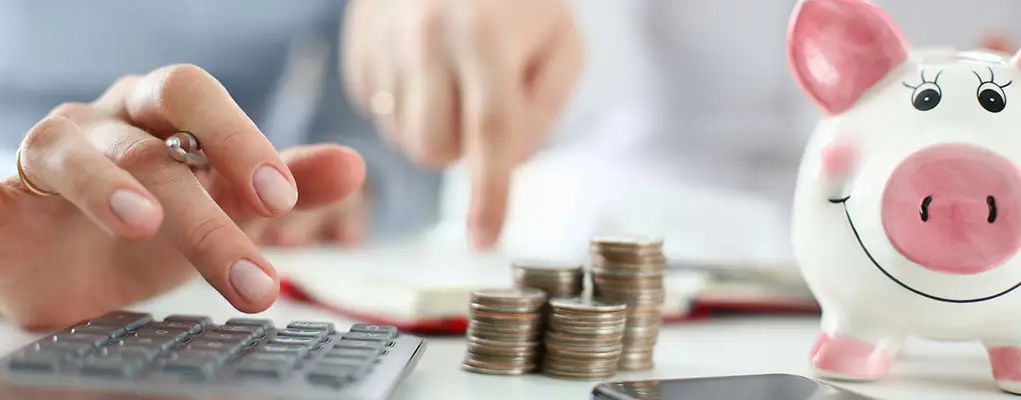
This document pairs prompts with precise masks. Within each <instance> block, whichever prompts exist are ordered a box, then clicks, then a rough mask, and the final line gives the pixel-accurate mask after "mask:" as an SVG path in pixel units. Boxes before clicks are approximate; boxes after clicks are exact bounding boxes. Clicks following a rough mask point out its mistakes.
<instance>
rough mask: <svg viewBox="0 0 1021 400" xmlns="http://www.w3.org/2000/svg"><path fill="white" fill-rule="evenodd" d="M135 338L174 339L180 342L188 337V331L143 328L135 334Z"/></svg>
mask: <svg viewBox="0 0 1021 400" xmlns="http://www.w3.org/2000/svg"><path fill="white" fill-rule="evenodd" d="M135 336H137V337H143V338H157V339H173V340H174V341H177V342H180V341H183V340H184V339H185V338H187V337H188V331H185V330H181V329H153V328H142V329H139V330H138V332H135Z"/></svg>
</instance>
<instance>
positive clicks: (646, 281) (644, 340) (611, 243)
mask: <svg viewBox="0 0 1021 400" xmlns="http://www.w3.org/2000/svg"><path fill="white" fill-rule="evenodd" d="M590 244H591V252H592V256H593V266H592V294H593V297H594V298H595V299H596V300H598V301H602V302H608V303H624V304H627V329H626V330H625V332H624V351H623V353H622V354H621V356H620V370H622V371H640V370H648V369H652V368H653V365H654V362H653V353H654V350H655V347H656V340H657V338H658V337H659V329H660V325H661V322H662V305H663V300H664V290H663V274H664V272H665V271H666V257H664V255H663V240H662V239H659V238H655V237H641V236H622V237H596V238H593V239H592V241H591V243H590Z"/></svg>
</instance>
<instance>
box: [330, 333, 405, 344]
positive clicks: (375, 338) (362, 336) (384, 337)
mask: <svg viewBox="0 0 1021 400" xmlns="http://www.w3.org/2000/svg"><path fill="white" fill-rule="evenodd" d="M340 338H341V339H342V340H365V341H371V342H384V343H389V342H390V340H391V339H393V337H391V336H390V334H388V333H367V332H348V333H345V334H344V335H343V336H341V337H340Z"/></svg>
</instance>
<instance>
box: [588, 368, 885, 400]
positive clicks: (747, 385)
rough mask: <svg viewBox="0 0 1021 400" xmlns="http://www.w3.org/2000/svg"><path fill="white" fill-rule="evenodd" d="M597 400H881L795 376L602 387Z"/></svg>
mask: <svg viewBox="0 0 1021 400" xmlns="http://www.w3.org/2000/svg"><path fill="white" fill-rule="evenodd" d="M592 399H593V400H661V399H662V400H877V399H876V398H873V397H868V396H865V395H862V394H858V393H854V392H852V391H849V390H846V389H843V388H839V387H836V386H833V385H830V384H827V383H825V382H821V381H817V380H815V379H810V378H806V377H803V376H798V375H791V374H762V375H735V376H718V377H711V378H687V379H668V380H647V381H632V382H608V383H601V384H599V385H597V386H596V387H595V388H594V389H592Z"/></svg>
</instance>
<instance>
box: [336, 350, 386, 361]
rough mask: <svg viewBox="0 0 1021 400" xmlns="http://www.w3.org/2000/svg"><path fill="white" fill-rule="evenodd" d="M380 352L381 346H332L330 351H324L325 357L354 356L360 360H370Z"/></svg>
mask: <svg viewBox="0 0 1021 400" xmlns="http://www.w3.org/2000/svg"><path fill="white" fill-rule="evenodd" d="M382 353H383V349H381V348H380V349H344V348H336V347H334V348H333V349H331V350H330V352H328V353H326V356H325V357H346V358H354V359H361V360H370V359H374V358H376V357H378V356H379V355H380V354H382Z"/></svg>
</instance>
